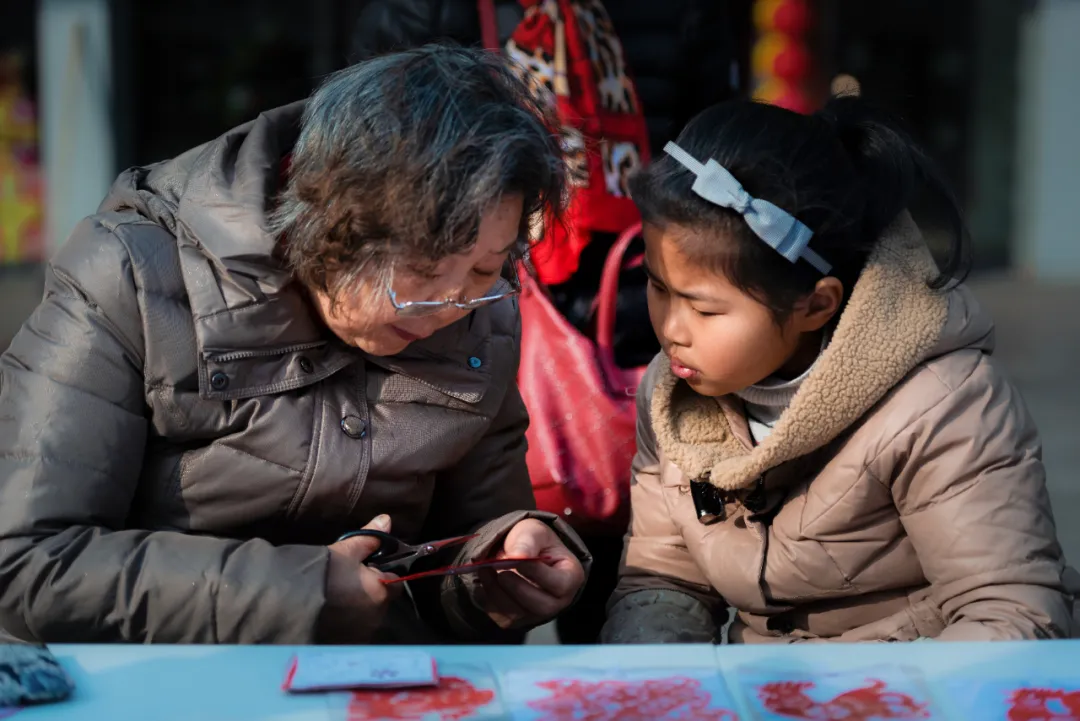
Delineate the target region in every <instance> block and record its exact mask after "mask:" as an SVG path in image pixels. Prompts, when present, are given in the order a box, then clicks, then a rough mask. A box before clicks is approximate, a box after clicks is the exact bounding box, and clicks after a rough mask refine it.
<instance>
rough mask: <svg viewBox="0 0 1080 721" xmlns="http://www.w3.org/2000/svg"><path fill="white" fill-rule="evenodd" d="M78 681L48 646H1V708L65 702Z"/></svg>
mask: <svg viewBox="0 0 1080 721" xmlns="http://www.w3.org/2000/svg"><path fill="white" fill-rule="evenodd" d="M74 688H75V684H74V683H73V682H72V680H71V677H69V676H68V675H67V673H66V672H65V671H64V669H63V668H62V667H61V666H60V664H59V663H57V661H56V657H54V656H53V655H52V653H50V652H49V650H48V649H47V648H44V647H41V646H32V645H30V644H22V643H15V644H4V645H0V709H4V708H11V707H14V706H27V705H30V704H38V703H47V702H49V701H61V700H63V699H65V698H67V697H68V696H70V695H71V692H72V690H74Z"/></svg>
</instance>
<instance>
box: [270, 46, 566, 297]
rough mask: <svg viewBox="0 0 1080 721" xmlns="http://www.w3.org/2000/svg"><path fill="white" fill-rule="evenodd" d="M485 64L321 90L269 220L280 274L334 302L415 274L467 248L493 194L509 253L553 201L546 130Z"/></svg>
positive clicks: (430, 67)
mask: <svg viewBox="0 0 1080 721" xmlns="http://www.w3.org/2000/svg"><path fill="white" fill-rule="evenodd" d="M507 62H508V61H506V60H504V59H503V58H502V57H500V56H499V55H498V54H496V53H491V52H487V51H481V50H470V49H465V48H460V47H451V46H445V45H432V46H426V47H422V48H419V49H416V50H410V51H407V52H401V53H394V54H390V55H384V56H381V57H377V58H374V59H372V60H368V61H366V62H363V63H360V64H358V65H354V66H352V67H350V68H347V69H345V70H342V71H340V72H338V73H336V74H335V75H333V76H331V77H330V78H329V79H328V80H327V81H326V82H325V83H323V84H322V86H321V87H320V88H319V89H318V90H316V92H315V93H314V95H312V97H311V99H310V100H309V101H308V104H307V107H306V109H305V111H304V116H303V120H302V127H301V130H300V138H299V140H298V141H297V143H296V146H295V147H294V149H293V153H292V158H291V162H290V165H289V171H288V179H287V182H286V184H285V187H284V189H283V190H282V192H281V193H280V195H279V197H278V202H277V207H276V208H275V209H274V210H273V212H272V213H271V223H270V224H271V229H272V230H273V231H274V232H276V233H277V234H278V236H279V237H280V238H282V239H283V241H284V243H285V248H286V256H287V260H288V262H289V263H290V265H291V266H292V268H293V270H294V272H295V273H296V276H297V278H298V279H299V280H300V281H301V282H303V283H304V284H305V285H307V286H308V287H311V288H314V289H318V290H321V291H324V292H327V293H328V294H329V295H330V296H331V297H332V298H336V297H337V296H338V295H339V293H340V292H341V291H342V290H346V289H348V288H349V287H350V286H352V285H354V283H355V282H356V281H357V280H359V279H360V278H361V277H366V276H368V275H369V274H371V273H379V272H383V271H386V270H388V269H389V268H390V267H392V266H393V265H394V264H395V263H397V262H399V261H400V262H403V263H406V264H408V266H409V267H410V268H411V269H413V270H415V271H418V272H424V271H425V270H429V269H430V268H431V267H433V266H434V265H435V264H437V263H438V262H439V261H440V260H442V259H443V258H445V257H447V256H449V255H452V254H455V253H460V252H462V251H465V250H468V249H469V248H470V247H471V246H472V244H473V243H475V242H476V234H477V229H478V227H479V223H480V217H481V216H482V215H483V213H484V212H485V211H486V210H487V209H488V208H490V207H491V206H492V205H493V204H495V203H497V202H498V201H499V199H500V198H501V197H502V196H503V195H506V194H521V195H522V196H523V197H524V199H525V212H524V214H523V218H522V240H523V243H524V241H525V238H526V236H527V227H528V222H529V219H530V218H532V217H533V216H534V215H535V214H537V213H547V212H552V213H556V214H557V213H558V209H559V208H560V207H561V205H562V201H563V197H564V192H565V188H566V180H565V165H564V163H563V161H562V157H561V153H560V149H559V144H558V139H557V136H556V135H555V133H554V132H553V129H554V128H557V124H556V122H555V121H554V119H553V117H552V116H551V114H550V112H551V111H550V110H549V109H547V108H546V107H544V106H542V105H540V104H539V103H538V102H537V101H536V100H535V99H534V98H533V96H532V95H531V94H530V92H529V90H528V88H527V86H526V85H525V84H524V83H523V82H522V81H521V80H520V79H519V78H518V77H516V76H515V74H514V73H513V71H512V70H511V69H510V67H509V66H508V65H507Z"/></svg>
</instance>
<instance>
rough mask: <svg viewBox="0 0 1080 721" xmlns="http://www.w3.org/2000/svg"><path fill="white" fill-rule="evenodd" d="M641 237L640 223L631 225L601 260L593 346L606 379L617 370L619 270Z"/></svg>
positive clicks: (613, 375) (615, 374)
mask: <svg viewBox="0 0 1080 721" xmlns="http://www.w3.org/2000/svg"><path fill="white" fill-rule="evenodd" d="M640 234H641V223H634V224H633V225H631V226H630V227H629V228H627V229H626V230H624V231H623V232H622V233H621V234H620V235H619V237H618V238H616V239H615V243H614V244H612V246H611V250H609V251H608V255H607V260H605V261H604V272H603V274H602V275H601V276H600V291H599V293H598V294H597V297H598V299H599V304H598V305H597V309H596V347H597V350H598V355H599V357H600V363H601V365H602V367H603V369H604V372H605V374H606V375H607V377H608V378H617V377H618V373H619V367H618V366H617V365H615V306H616V303H617V302H618V296H619V273H620V272H621V271H622V266H623V256H624V255H626V250H627V248H629V247H630V244H631V243H632V242H633V241H634V238H636V237H637V236H638V235H640Z"/></svg>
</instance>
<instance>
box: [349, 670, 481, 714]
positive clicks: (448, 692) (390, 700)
mask: <svg viewBox="0 0 1080 721" xmlns="http://www.w3.org/2000/svg"><path fill="white" fill-rule="evenodd" d="M494 700H495V692H494V691H491V690H488V689H478V688H476V687H475V686H473V685H472V684H471V683H470V682H469V681H466V680H465V679H463V678H455V677H453V676H446V677H444V678H442V679H439V685H438V686H437V687H435V688H415V689H407V690H398V691H374V690H372V691H357V692H355V693H353V695H352V699H351V700H350V701H349V715H348V721H369V720H370V719H391V720H392V721H427V720H428V719H438V720H439V721H460V719H464V718H468V717H469V716H470V715H472V714H473V713H475V712H477V711H479V710H480V709H481V708H483V707H484V706H487V705H488V704H489V703H491V702H492V701H494Z"/></svg>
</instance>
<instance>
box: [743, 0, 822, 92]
mask: <svg viewBox="0 0 1080 721" xmlns="http://www.w3.org/2000/svg"><path fill="white" fill-rule="evenodd" d="M753 10H754V26H755V28H756V29H757V31H758V40H757V42H756V43H755V44H754V48H753V51H752V56H751V66H752V69H753V75H754V80H755V91H754V97H755V98H757V99H758V100H762V101H764V102H767V103H771V104H773V105H779V106H780V107H784V108H787V109H788V110H793V111H795V112H797V113H810V112H813V109H814V108H813V102H812V101H811V99H810V97H809V94H808V92H807V88H806V83H807V81H808V80H809V79H810V76H811V71H812V65H813V61H812V58H811V55H810V51H809V50H808V49H807V47H806V43H805V35H806V33H807V32H808V31H809V29H810V21H811V18H810V7H809V5H808V3H807V0H756V1H755V3H754V8H753Z"/></svg>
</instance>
